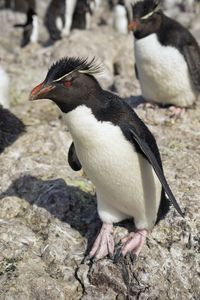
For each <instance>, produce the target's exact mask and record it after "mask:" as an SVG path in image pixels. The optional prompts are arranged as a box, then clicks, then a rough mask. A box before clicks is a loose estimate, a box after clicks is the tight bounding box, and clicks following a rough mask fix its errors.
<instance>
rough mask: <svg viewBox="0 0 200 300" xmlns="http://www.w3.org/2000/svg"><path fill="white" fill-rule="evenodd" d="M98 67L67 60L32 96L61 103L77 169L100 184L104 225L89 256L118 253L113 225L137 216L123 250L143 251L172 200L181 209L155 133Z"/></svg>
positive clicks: (52, 70) (57, 65)
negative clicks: (105, 82) (102, 81)
mask: <svg viewBox="0 0 200 300" xmlns="http://www.w3.org/2000/svg"><path fill="white" fill-rule="evenodd" d="M99 71H100V66H99V65H96V64H95V61H94V60H92V61H90V62H88V61H87V60H86V59H80V58H73V57H67V58H63V59H61V60H60V61H58V62H57V63H55V64H53V66H52V67H51V68H50V69H49V71H48V74H47V76H46V78H45V80H44V81H43V82H42V83H41V84H39V85H38V86H36V87H35V88H34V89H33V90H32V92H31V94H30V100H38V99H44V98H45V99H51V100H52V101H54V102H55V103H56V104H57V105H58V107H59V108H60V109H61V111H62V112H63V116H64V119H65V121H66V124H67V126H68V129H69V131H70V133H71V135H72V139H73V144H72V146H71V147H70V150H69V156H68V158H69V164H70V166H71V167H72V168H73V169H74V170H76V171H77V170H79V169H80V168H81V166H82V167H83V169H84V171H85V172H86V174H87V175H88V177H89V178H90V179H91V181H92V182H93V183H94V185H95V186H96V192H97V203H98V213H99V216H100V218H101V220H102V222H103V225H102V228H101V231H100V233H99V235H98V237H97V239H96V241H95V243H94V245H93V248H92V250H91V252H90V256H91V257H94V256H96V258H97V259H100V258H102V257H104V256H106V255H108V254H113V252H114V240H113V223H116V222H119V221H122V220H124V219H128V218H134V222H135V226H136V232H134V233H130V234H129V235H128V236H126V237H125V238H124V239H122V249H121V252H122V254H123V255H126V253H127V252H129V251H132V252H133V253H134V254H136V255H139V253H140V251H141V249H142V246H143V244H144V242H145V239H146V236H147V233H148V232H149V231H150V230H151V229H152V228H153V227H154V225H155V224H156V223H157V222H158V221H159V220H160V219H162V218H163V217H164V216H165V215H166V213H167V212H168V210H169V200H170V201H171V202H172V203H173V204H174V206H175V207H176V209H177V210H178V211H179V213H180V214H181V215H182V212H181V210H180V208H179V206H178V204H177V202H176V200H175V198H174V196H173V194H172V192H171V190H170V188H169V186H168V183H167V181H166V179H165V176H164V173H163V168H162V163H161V158H160V154H159V150H158V148H157V145H156V141H155V139H154V137H153V135H152V134H151V132H150V131H149V130H148V128H147V127H146V126H145V124H144V123H143V122H142V121H141V120H140V119H139V117H138V116H137V115H136V114H135V112H134V111H133V110H132V109H131V108H130V107H129V106H128V104H126V103H125V102H124V101H123V100H122V99H121V98H120V97H118V96H117V95H115V94H113V93H111V92H108V91H105V90H103V89H102V88H101V86H100V85H99V83H98V81H97V80H96V79H95V77H94V76H93V75H94V74H95V73H98V72H99ZM166 194H167V196H166ZM168 199H169V200H168Z"/></svg>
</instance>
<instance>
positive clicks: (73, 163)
mask: <svg viewBox="0 0 200 300" xmlns="http://www.w3.org/2000/svg"><path fill="white" fill-rule="evenodd" d="M68 163H69V165H70V167H71V168H72V169H73V170H74V171H80V170H81V169H82V166H81V163H80V161H79V159H78V157H77V154H76V149H75V146H74V143H72V144H71V146H70V147H69V152H68Z"/></svg>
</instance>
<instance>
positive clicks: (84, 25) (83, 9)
mask: <svg viewBox="0 0 200 300" xmlns="http://www.w3.org/2000/svg"><path fill="white" fill-rule="evenodd" d="M92 2H93V1H91V0H77V4H76V7H75V10H74V15H73V22H72V28H77V29H90V26H91V25H90V24H91V15H92V9H91V4H93V3H92Z"/></svg>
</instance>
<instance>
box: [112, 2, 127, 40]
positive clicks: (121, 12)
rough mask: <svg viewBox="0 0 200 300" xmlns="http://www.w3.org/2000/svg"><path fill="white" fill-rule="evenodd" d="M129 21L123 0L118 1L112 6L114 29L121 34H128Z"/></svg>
mask: <svg viewBox="0 0 200 300" xmlns="http://www.w3.org/2000/svg"><path fill="white" fill-rule="evenodd" d="M129 21H130V18H129V15H128V9H127V7H126V3H125V1H124V0H119V1H118V3H116V4H115V5H114V28H115V29H116V30H117V31H118V32H119V33H123V34H127V33H128V23H129Z"/></svg>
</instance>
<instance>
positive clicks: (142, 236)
mask: <svg viewBox="0 0 200 300" xmlns="http://www.w3.org/2000/svg"><path fill="white" fill-rule="evenodd" d="M147 234H148V231H147V230H146V229H142V230H138V231H137V232H131V233H129V234H128V235H127V236H125V237H124V238H123V239H122V240H121V242H122V248H121V252H122V255H123V256H125V255H126V254H127V252H133V254H135V255H136V256H138V255H139V254H140V252H141V250H142V248H143V246H144V243H145V240H146V236H147Z"/></svg>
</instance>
